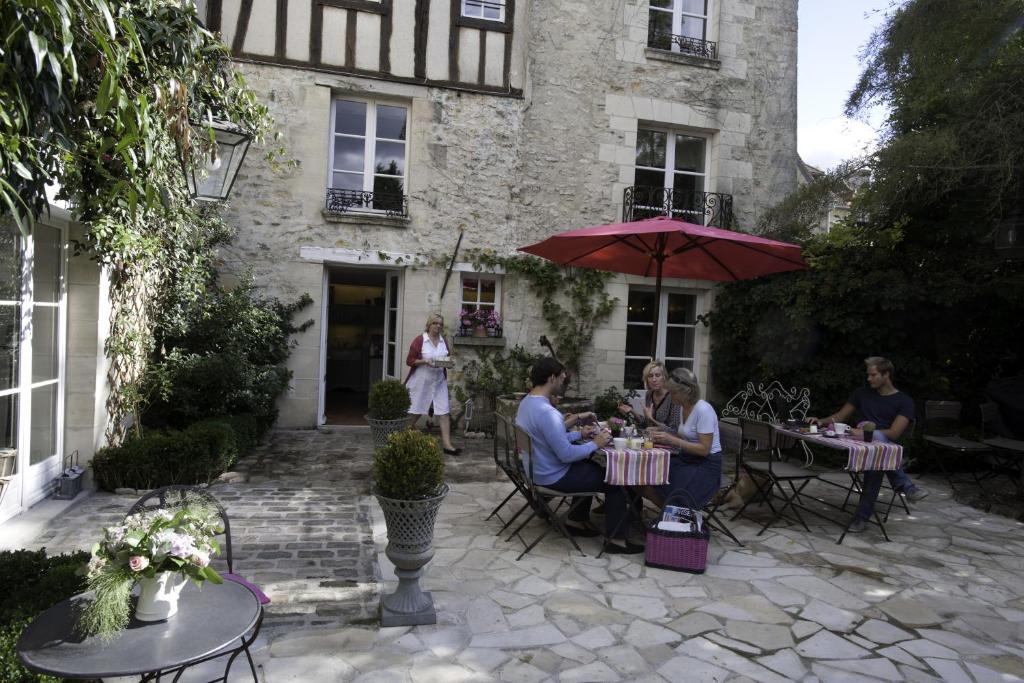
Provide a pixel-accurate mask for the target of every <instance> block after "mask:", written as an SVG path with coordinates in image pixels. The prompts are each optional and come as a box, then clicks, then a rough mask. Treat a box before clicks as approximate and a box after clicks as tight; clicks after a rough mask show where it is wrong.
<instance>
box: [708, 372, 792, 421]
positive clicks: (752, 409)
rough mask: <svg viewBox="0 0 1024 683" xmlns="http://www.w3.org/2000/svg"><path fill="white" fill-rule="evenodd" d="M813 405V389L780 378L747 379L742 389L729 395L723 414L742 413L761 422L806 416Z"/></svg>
mask: <svg viewBox="0 0 1024 683" xmlns="http://www.w3.org/2000/svg"><path fill="white" fill-rule="evenodd" d="M810 407H811V390H810V389H808V388H807V387H786V386H784V385H783V384H782V382H780V381H778V380H769V381H763V382H758V383H757V384H756V385H755V384H754V382H747V384H746V386H745V387H744V388H743V390H742V391H740V392H738V393H737V394H736V395H735V396H733V397H732V398H731V399H729V402H728V403H727V404H726V406H725V408H723V409H722V417H741V418H747V419H748V420H757V421H759V422H782V421H783V420H803V419H804V418H805V417H807V411H808V410H809V409H810Z"/></svg>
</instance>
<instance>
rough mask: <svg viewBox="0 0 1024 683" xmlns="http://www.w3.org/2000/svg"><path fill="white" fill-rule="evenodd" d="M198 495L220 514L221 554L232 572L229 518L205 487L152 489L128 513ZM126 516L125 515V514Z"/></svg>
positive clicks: (172, 504) (174, 504)
mask: <svg viewBox="0 0 1024 683" xmlns="http://www.w3.org/2000/svg"><path fill="white" fill-rule="evenodd" d="M188 497H193V498H195V497H198V498H200V499H202V500H203V501H204V502H207V503H210V504H211V505H213V506H215V507H216V508H217V512H218V513H219V514H220V521H221V523H222V524H223V525H224V541H223V543H221V550H222V551H223V553H222V556H223V558H224V561H225V562H226V563H227V565H228V573H234V571H235V570H234V560H233V556H232V554H231V520H230V519H229V518H228V513H227V511H226V510H225V509H224V506H223V505H221V504H220V501H219V500H217V499H216V498H214V497H213V494H211V493H209V492H208V491H207V490H206V489H201V488H198V487H196V486H193V485H191V484H171V485H169V486H164V487H161V488H158V489H154V490H152V491H150V492H149V493H147V494H146V495H144V496H142V498H139V499H138V500H137V501H135V503H134V504H133V505H132V506H131V508H129V510H128V515H134V514H136V513H139V512H142V511H144V510H148V509H162V508H175V507H181V506H182V505H183V504H184V503H185V500H186V498H188ZM126 516H127V515H126Z"/></svg>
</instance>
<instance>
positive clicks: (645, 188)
mask: <svg viewBox="0 0 1024 683" xmlns="http://www.w3.org/2000/svg"><path fill="white" fill-rule="evenodd" d="M707 154H708V140H707V138H705V137H702V136H700V135H695V134H693V133H685V132H680V131H673V130H657V129H650V128H641V129H639V130H638V131H637V134H636V166H635V169H636V170H635V175H634V185H635V186H636V187H635V189H634V201H635V209H636V210H641V211H645V212H647V216H651V215H663V214H670V215H672V216H675V217H676V218H682V219H684V220H687V221H690V222H692V223H700V224H703V223H704V204H705V195H704V193H705V192H706V189H707V165H708V160H707ZM634 217H641V218H642V217H645V216H643V215H637V214H634Z"/></svg>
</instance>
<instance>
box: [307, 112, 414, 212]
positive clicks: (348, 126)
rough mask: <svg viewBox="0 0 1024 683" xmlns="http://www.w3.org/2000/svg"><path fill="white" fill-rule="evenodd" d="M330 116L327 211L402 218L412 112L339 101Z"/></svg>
mask: <svg viewBox="0 0 1024 683" xmlns="http://www.w3.org/2000/svg"><path fill="white" fill-rule="evenodd" d="M331 116H332V122H331V148H330V154H329V156H330V178H329V180H328V182H329V187H330V189H329V190H328V200H327V208H328V209H329V210H330V209H336V210H341V211H344V210H347V209H350V208H364V209H370V210H376V211H386V212H388V213H402V214H404V213H405V210H404V206H405V177H406V162H407V154H408V144H407V140H408V137H407V133H408V130H407V129H408V119H409V110H408V109H407V108H405V107H402V106H398V105H394V104H383V103H379V102H372V101H360V100H335V101H334V108H333V110H332V113H331Z"/></svg>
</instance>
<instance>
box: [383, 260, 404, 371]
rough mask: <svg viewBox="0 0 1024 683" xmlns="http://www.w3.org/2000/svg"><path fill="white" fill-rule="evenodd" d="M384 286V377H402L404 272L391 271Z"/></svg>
mask: <svg viewBox="0 0 1024 683" xmlns="http://www.w3.org/2000/svg"><path fill="white" fill-rule="evenodd" d="M385 281H386V284H385V286H384V377H385V378H387V379H401V378H402V368H403V367H404V366H405V363H404V358H402V356H401V353H402V347H401V345H400V344H399V340H400V339H401V338H402V326H401V321H402V315H401V312H402V288H401V282H402V273H401V272H400V271H399V272H389V273H388V274H387V276H386V278H385Z"/></svg>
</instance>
